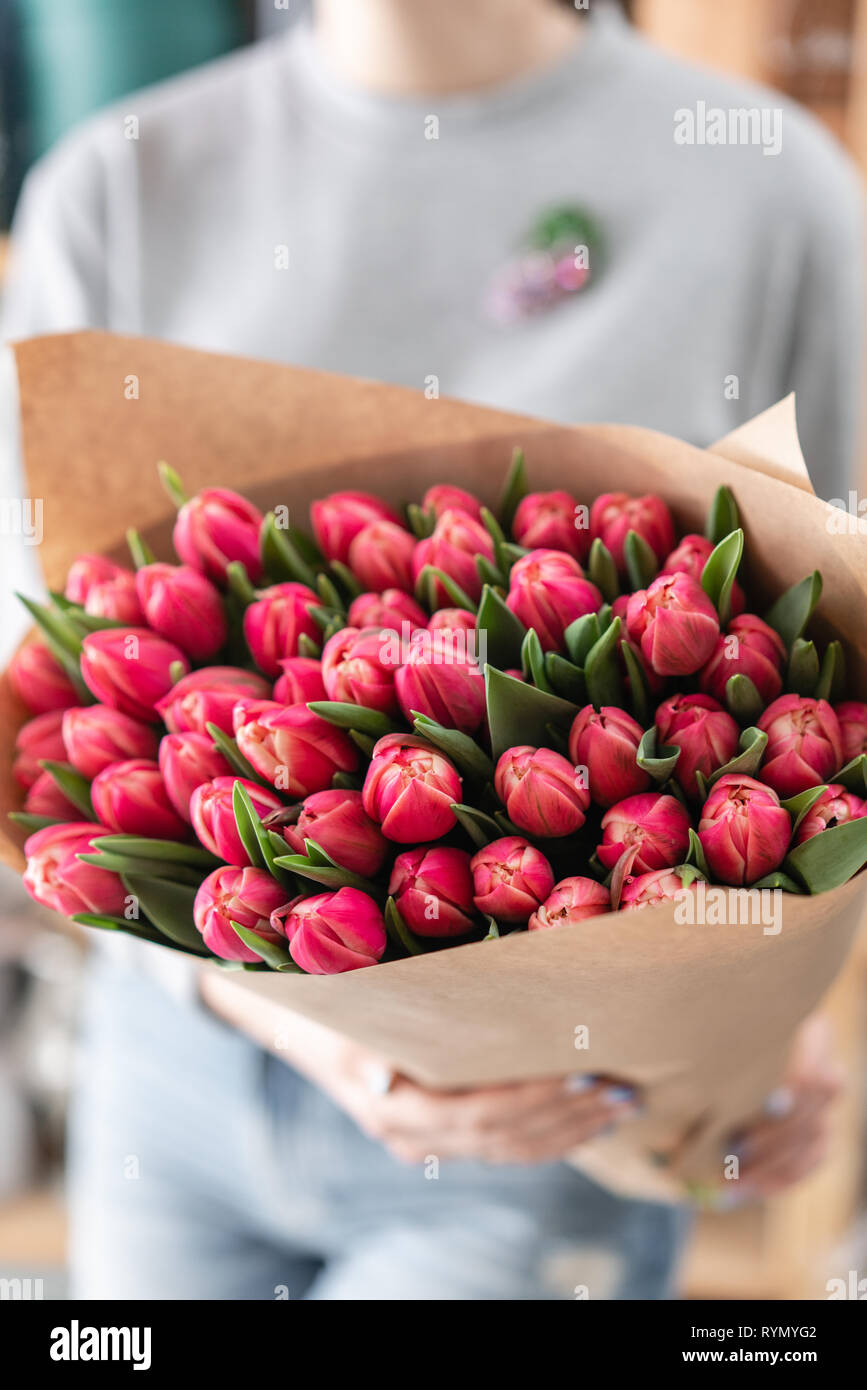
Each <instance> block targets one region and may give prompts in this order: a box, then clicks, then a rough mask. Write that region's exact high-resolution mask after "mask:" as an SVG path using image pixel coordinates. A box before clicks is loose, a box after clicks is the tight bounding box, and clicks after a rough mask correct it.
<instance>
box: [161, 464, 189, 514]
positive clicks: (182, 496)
mask: <svg viewBox="0 0 867 1390" xmlns="http://www.w3.org/2000/svg"><path fill="white" fill-rule="evenodd" d="M157 473H158V474H159V479H160V482H161V483H162V485H163V487H164V489H165V491H166V494H167V496H168V497H169V499H170V501H171V502H172V504H173V506H175V507H177V508H178V510H179V511H180V509H181V507H183V505H184V503H185V502H186V501H187V494H186V492H185V491H184V485H183V483H182V482H181V479H180V475H179V474H178V473H176V472H175V470H174V469H173V468H171V467H170V466H169V464H167V463H166V462H165V460H164V459H162V460H160V462H159V463H158V464H157Z"/></svg>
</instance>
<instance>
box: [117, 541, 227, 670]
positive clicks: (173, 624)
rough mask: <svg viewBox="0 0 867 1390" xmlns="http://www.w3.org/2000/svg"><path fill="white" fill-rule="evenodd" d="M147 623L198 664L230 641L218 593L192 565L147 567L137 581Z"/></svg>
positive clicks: (144, 567) (138, 575) (137, 588)
mask: <svg viewBox="0 0 867 1390" xmlns="http://www.w3.org/2000/svg"><path fill="white" fill-rule="evenodd" d="M135 584H136V592H137V594H138V598H139V602H140V603H141V606H142V610H143V612H144V617H145V621H146V622H147V624H148V626H149V627H152V628H153V630H154V632H158V633H159V634H160V636H161V637H166V638H168V640H169V641H170V642H176V643H177V645H178V646H179V647H182V648H183V650H184V651H185V652H187V653H188V654H189V655H190V656H191V657H193V658H194V659H195V660H196V661H203V660H205V658H207V657H209V656H213V655H214V653H215V652H217V651H219V650H220V648H221V647H222V646H223V644H224V642H225V641H226V632H227V628H226V615H225V613H224V611H223V602H222V599H221V598H220V595H219V593H218V591H217V590H216V589H215V588H214V586H213V584H212V583H211V581H210V580H209V579H206V578H205V576H204V575H203V574H200V573H199V571H198V570H194V569H192V568H191V566H190V565H160V564H154V565H144V566H143V568H142V569H140V570H139V572H138V574H137V575H136V577H135Z"/></svg>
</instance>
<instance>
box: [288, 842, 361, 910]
mask: <svg viewBox="0 0 867 1390" xmlns="http://www.w3.org/2000/svg"><path fill="white" fill-rule="evenodd" d="M316 848H317V849H319V846H316ZM322 857H325V856H323V855H322V851H321V849H320V850H319V855H317V856H316V857H315V859H311V858H310V856H309V855H306V854H278V855H277V856H276V857H275V859H274V863H275V864H276V865H277V867H278V869H289V870H290V872H291V873H293V874H298V875H300V877H301V878H309V879H312V880H313V882H314V883H321V884H322V885H323V886H324V887H325V888H331V889H334V890H336V889H338V888H358V889H360V891H361V892H362V893H366V894H367V895H368V897H371V898H373V897H376V895H377V890H376V888H375V887H374V885H373V884H372V883H370V882H369V880H368V879H366V878H362V877H361V876H360V874H354V873H352V872H351V871H350V870H349V869H344V868H341V867H340V866H339V865H335V864H334V863H333V862H332V861H331V860H329V861H328V863H325V864H323V863H321V862H316V861H317V860H320V859H321V858H322Z"/></svg>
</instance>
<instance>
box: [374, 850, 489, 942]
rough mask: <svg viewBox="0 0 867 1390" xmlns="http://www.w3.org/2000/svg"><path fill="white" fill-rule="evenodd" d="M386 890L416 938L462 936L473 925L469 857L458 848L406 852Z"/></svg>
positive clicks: (471, 881) (395, 868)
mask: <svg viewBox="0 0 867 1390" xmlns="http://www.w3.org/2000/svg"><path fill="white" fill-rule="evenodd" d="M388 891H389V893H390V894H391V896H392V897H393V898H394V901H395V904H396V906H397V910H398V912H399V913H400V915H401V917H402V918H403V920H404V921H405V922H406V924H407V926H408V927H409V928H410V930H411V931H413V932H415V934H416V936H438V937H444V936H466V934H467V932H469V931H472V929H473V927H474V926H475V925H476V923H475V920H474V918H475V912H474V908H473V876H472V873H471V872H470V856H469V855H468V854H467V853H466V852H465V851H464V850H462V849H449V848H447V847H446V846H445V845H433V846H431V847H429V848H428V847H426V846H424V845H419V846H418V847H417V848H416V849H409V850H406V851H405V853H403V854H399V855H398V856H397V858H396V859H395V861H394V867H393V868H392V871H391V878H390V879H389V883H388Z"/></svg>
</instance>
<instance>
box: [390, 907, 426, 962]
mask: <svg viewBox="0 0 867 1390" xmlns="http://www.w3.org/2000/svg"><path fill="white" fill-rule="evenodd" d="M383 916H384V918H385V929H386V931H387V932H388V934H389V936H390V937H391V939H392V941H393V942H394V944H395V946H399V947H400V948H401V949H402V950H403V951H405V952H406V953H407V955H410V956H420V955H423V954H424V946H422V944H421V943H420V941H419V940H418V938H417V937H416V936H415V935H414V933H413V932H411V931H410V929H409V927H408V926H407V925H406V922H405V921H404V920H403V918H402V917H401V915H400V912H399V911H398V907H397V903H396V902H395V901H394V898H389V899H388V901H387V903H386V904H385V912H384V914H383Z"/></svg>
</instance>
